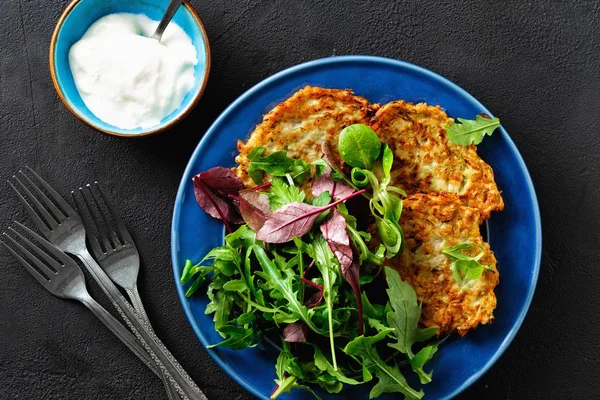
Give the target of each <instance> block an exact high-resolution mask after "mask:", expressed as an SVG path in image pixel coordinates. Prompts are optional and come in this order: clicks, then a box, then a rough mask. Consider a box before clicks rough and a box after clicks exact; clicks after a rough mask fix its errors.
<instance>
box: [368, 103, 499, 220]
mask: <svg viewBox="0 0 600 400" xmlns="http://www.w3.org/2000/svg"><path fill="white" fill-rule="evenodd" d="M450 121H452V119H451V118H448V116H447V115H446V113H445V112H444V111H442V109H441V108H440V107H439V106H436V107H434V106H428V105H427V104H424V103H419V104H412V103H407V102H405V101H402V100H400V101H394V102H391V103H388V104H386V105H384V106H382V107H381V108H380V109H379V110H378V111H377V113H376V114H375V116H374V117H373V119H372V121H371V123H370V126H371V128H372V129H373V130H374V131H375V132H376V133H377V135H378V136H379V138H380V139H381V141H383V142H384V143H387V144H388V146H390V148H391V149H392V151H393V152H394V165H393V167H392V184H394V185H398V186H401V187H403V188H404V189H405V190H406V191H407V192H408V193H409V194H410V193H418V192H424V193H439V192H448V193H455V194H457V195H458V196H459V197H460V199H461V200H462V201H463V202H464V203H465V204H466V205H469V206H471V207H474V208H476V209H478V210H479V211H480V212H481V214H482V215H483V216H484V217H485V218H489V216H490V213H491V212H492V211H501V210H502V209H503V208H504V202H503V200H502V196H500V191H499V190H498V187H497V186H496V182H495V181H494V172H493V171H492V168H491V167H490V166H489V165H488V164H486V163H485V161H483V160H482V159H481V158H480V157H479V156H478V155H477V149H476V147H475V145H471V146H466V147H465V146H460V145H456V144H453V143H451V142H450V140H448V138H447V136H446V131H445V130H444V126H447V125H449V123H450Z"/></svg>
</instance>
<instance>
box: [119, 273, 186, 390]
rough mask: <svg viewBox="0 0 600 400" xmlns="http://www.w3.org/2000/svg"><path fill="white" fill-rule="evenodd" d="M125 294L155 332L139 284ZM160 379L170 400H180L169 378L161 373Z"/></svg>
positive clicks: (135, 284)
mask: <svg viewBox="0 0 600 400" xmlns="http://www.w3.org/2000/svg"><path fill="white" fill-rule="evenodd" d="M125 292H126V293H127V296H129V300H130V301H131V304H132V305H133V308H134V309H135V311H136V312H137V313H138V316H139V317H140V318H141V319H142V321H144V322H145V323H146V324H147V325H146V326H147V327H148V329H150V330H151V331H154V328H152V325H151V324H150V319H149V318H148V314H146V310H145V309H144V305H143V304H142V299H141V298H140V293H139V292H138V288H137V283H134V284H133V288H125ZM160 378H161V379H162V381H163V382H164V384H165V389H166V390H167V397H168V399H169V400H177V399H179V394H178V393H177V389H175V388H174V387H173V385H171V384H170V383H169V378H168V377H167V375H165V374H163V373H162V372H160Z"/></svg>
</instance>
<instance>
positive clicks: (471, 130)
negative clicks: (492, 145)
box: [445, 114, 500, 146]
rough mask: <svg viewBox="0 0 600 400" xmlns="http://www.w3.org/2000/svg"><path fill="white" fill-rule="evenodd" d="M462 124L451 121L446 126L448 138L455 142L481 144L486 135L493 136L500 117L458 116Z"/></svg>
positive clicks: (463, 144) (462, 144)
mask: <svg viewBox="0 0 600 400" xmlns="http://www.w3.org/2000/svg"><path fill="white" fill-rule="evenodd" d="M457 120H458V122H460V124H457V123H456V122H452V123H450V125H449V126H447V127H445V129H446V133H447V134H448V139H450V141H451V142H452V143H454V144H459V145H461V146H469V145H470V144H475V145H477V144H479V143H481V141H482V140H483V138H484V136H485V135H489V136H492V133H494V131H495V130H496V128H498V127H499V126H500V120H499V119H498V118H490V117H489V116H485V117H484V116H482V115H481V114H479V115H477V116H476V117H475V119H474V120H469V119H463V118H457Z"/></svg>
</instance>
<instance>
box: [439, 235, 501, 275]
mask: <svg viewBox="0 0 600 400" xmlns="http://www.w3.org/2000/svg"><path fill="white" fill-rule="evenodd" d="M472 248H473V245H472V244H470V243H459V244H457V245H455V246H452V247H446V248H445V249H444V250H443V251H442V254H443V255H445V256H446V258H447V259H449V260H450V261H451V262H452V263H451V264H450V270H451V271H452V275H453V276H454V279H456V282H458V283H460V284H462V283H465V282H466V281H470V280H474V279H479V278H480V277H481V274H483V271H484V270H485V269H488V270H490V271H493V270H494V267H493V266H488V265H482V264H480V263H479V260H480V259H481V257H483V255H484V254H485V250H484V248H483V246H481V245H480V246H479V248H480V250H481V253H479V254H478V255H476V256H475V257H471V256H469V255H466V254H464V253H463V250H470V249H472Z"/></svg>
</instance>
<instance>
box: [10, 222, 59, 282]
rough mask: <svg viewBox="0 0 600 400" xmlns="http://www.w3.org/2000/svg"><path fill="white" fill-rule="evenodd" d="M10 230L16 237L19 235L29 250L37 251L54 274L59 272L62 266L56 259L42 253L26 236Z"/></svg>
mask: <svg viewBox="0 0 600 400" xmlns="http://www.w3.org/2000/svg"><path fill="white" fill-rule="evenodd" d="M8 229H10V230H11V231H12V232H13V233H14V234H15V235H17V236H18V237H19V239H21V241H22V242H23V243H25V244H26V245H28V246H29V248H30V249H31V250H33V251H35V253H36V254H37V255H38V256H40V257H41V258H43V259H44V261H46V262H47V263H48V264H49V265H48V266H49V267H50V269H52V270H53V271H52V272H58V269H59V268H60V267H62V265H60V264H59V263H58V262H56V260H55V259H53V258H52V257H50V256H49V255H48V253H46V252H45V251H42V249H40V248H39V247H38V246H36V245H35V244H34V243H32V242H31V241H30V240H29V239H27V238H26V237H25V236H23V235H21V234H20V233H19V232H17V231H16V230H14V229H13V228H11V227H9V228H8ZM8 238H9V239H12V238H11V237H10V236H8Z"/></svg>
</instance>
